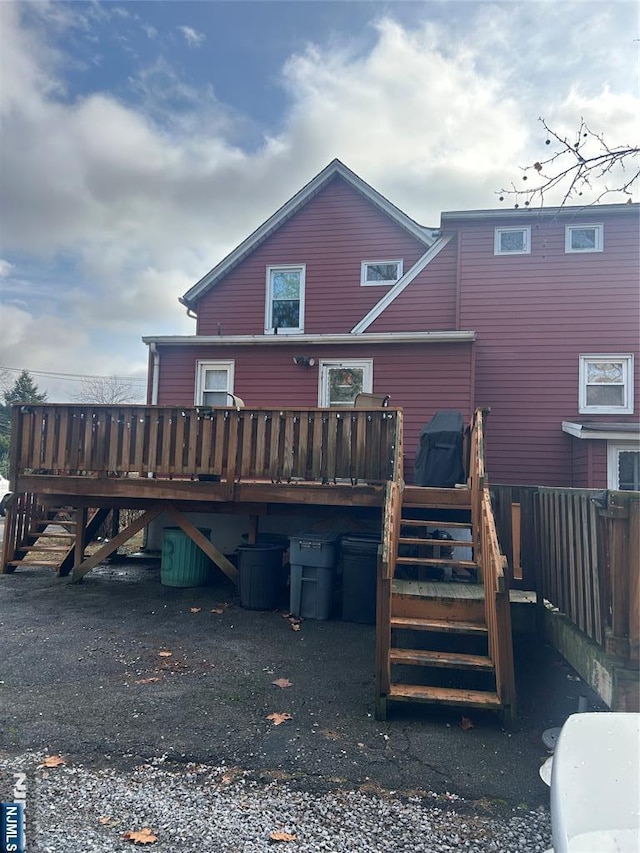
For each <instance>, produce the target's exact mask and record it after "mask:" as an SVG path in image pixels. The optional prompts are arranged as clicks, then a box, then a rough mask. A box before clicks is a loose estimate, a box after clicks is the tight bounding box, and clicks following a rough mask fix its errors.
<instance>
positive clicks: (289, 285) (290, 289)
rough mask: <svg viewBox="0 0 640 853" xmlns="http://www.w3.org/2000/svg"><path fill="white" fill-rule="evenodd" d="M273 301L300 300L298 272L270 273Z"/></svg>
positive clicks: (282, 271) (279, 271) (275, 271)
mask: <svg viewBox="0 0 640 853" xmlns="http://www.w3.org/2000/svg"><path fill="white" fill-rule="evenodd" d="M271 296H272V297H273V299H299V298H300V270H274V271H273V272H272V273H271Z"/></svg>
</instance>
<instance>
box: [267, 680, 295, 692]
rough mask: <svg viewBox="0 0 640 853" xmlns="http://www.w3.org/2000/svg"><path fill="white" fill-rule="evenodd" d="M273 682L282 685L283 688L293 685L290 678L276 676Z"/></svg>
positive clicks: (278, 685) (277, 685)
mask: <svg viewBox="0 0 640 853" xmlns="http://www.w3.org/2000/svg"><path fill="white" fill-rule="evenodd" d="M271 683H272V684H275V686H276V687H281V688H282V689H283V690H284V688H285V687H292V686H293V682H292V681H289V679H288V678H276V680H275V681H272V682H271Z"/></svg>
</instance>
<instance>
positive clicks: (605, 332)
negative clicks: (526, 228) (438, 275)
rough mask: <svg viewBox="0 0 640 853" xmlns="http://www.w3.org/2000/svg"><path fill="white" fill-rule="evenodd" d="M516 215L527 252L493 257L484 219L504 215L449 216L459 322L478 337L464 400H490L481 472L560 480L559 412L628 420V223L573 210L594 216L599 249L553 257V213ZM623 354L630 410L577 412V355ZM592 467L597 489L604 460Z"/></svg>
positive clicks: (633, 325)
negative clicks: (472, 395) (480, 218)
mask: <svg viewBox="0 0 640 853" xmlns="http://www.w3.org/2000/svg"><path fill="white" fill-rule="evenodd" d="M521 221H522V224H523V225H525V224H529V222H531V223H532V228H531V254H530V255H519V256H511V257H508V256H506V257H505V256H501V257H495V256H494V254H493V241H494V228H495V227H496V226H500V225H513V224H514V220H513V218H510V219H507V220H505V221H504V222H499V221H489V222H487V221H485V222H478V223H475V222H463V221H461V222H459V223H458V228H459V238H460V240H461V267H460V288H461V302H460V327H461V328H463V329H473V330H475V331H476V332H477V335H478V340H477V344H476V371H477V379H476V405H478V406H490V407H491V415H490V418H489V423H488V438H487V451H488V470H489V473H490V477H491V479H492V480H493V482H499V483H511V484H514V483H519V484H539V485H549V486H566V485H570V484H571V474H572V472H571V452H570V447H569V446H568V438H567V436H566V435H565V434H563V433H562V429H561V423H562V421H563V420H564V421H575V420H581V419H584V418H585V417H588V418H589V419H590V420H601V421H605V422H606V421H609V422H612V421H625V420H637V411H638V405H639V403H640V396H639V393H640V387H639V384H638V373H639V367H640V353H639V351H638V350H639V347H638V317H639V316H640V293H639V288H638V222H637V217H634V216H632V215H603V214H602V213H600V214H599V213H598V208H590V209H588V210H587V211H586V213H585V214H584V215H583V216H581V217H578V216H577V215H576V219H575V220H572V221H571V224H574V223H575V224H579V222H580V221H583V222H585V223H597V222H604V251H603V252H599V253H589V254H583V255H579V254H565V250H564V234H565V228H564V226H565V222H566V221H567V220H566V219H565V218H560V219H559V220H555V221H554V220H553V219H551V218H550V219H549V221H545V220H542V221H539V222H538V223H537V224H536V220H535V219H533V218H531V217H529V218H526V216H525V215H524V214H523V219H522V220H521ZM447 227H448V229H449V228H450V229H452V230H456V223H455V222H448V223H447ZM627 352H633V353H635V384H636V388H635V395H634V396H635V407H636V415H635V418H634V417H633V416H621V415H611V416H597V417H596V416H585V415H580V414H579V413H578V381H579V355H580V353H603V354H604V353H627ZM581 443H582V442H581ZM585 443H586V442H585ZM603 470H604V471H605V475H604V480H603V481H602V482H600V479H601V477H602V471H603ZM598 471H599V472H600V473H598ZM598 471H596V470H595V469H594V470H593V476H594V477H596V476H597V477H598V481H597V482H594V483H592V485H593V486H595V487H598V488H600V487H602V488H604V487H606V466H605V467H604V469H603V468H602V466H599V467H598Z"/></svg>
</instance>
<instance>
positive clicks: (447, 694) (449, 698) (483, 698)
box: [388, 684, 502, 708]
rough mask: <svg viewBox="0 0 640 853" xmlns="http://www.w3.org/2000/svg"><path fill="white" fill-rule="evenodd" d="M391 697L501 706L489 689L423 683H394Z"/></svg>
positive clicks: (488, 706) (441, 702) (471, 705)
mask: <svg viewBox="0 0 640 853" xmlns="http://www.w3.org/2000/svg"><path fill="white" fill-rule="evenodd" d="M388 698H389V699H401V700H405V701H415V702H430V703H432V704H435V705H439V704H441V705H467V706H470V707H474V708H500V707H502V703H501V702H500V697H499V696H498V694H497V693H494V692H492V691H488V690H458V689H455V688H453V687H427V686H424V685H422V684H392V685H391V687H390V689H389V694H388Z"/></svg>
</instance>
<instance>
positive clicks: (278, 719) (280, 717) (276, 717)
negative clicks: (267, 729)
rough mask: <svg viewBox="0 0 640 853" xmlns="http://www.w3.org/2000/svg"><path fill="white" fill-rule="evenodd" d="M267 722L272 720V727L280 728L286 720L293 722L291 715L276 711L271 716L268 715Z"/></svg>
mask: <svg viewBox="0 0 640 853" xmlns="http://www.w3.org/2000/svg"><path fill="white" fill-rule="evenodd" d="M267 720H273V725H274V726H281V725H282V724H283V723H286V722H287V720H293V717H292V716H291V714H287V713H278V712H277V711H274V713H273V714H269V716H268V717H267Z"/></svg>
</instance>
